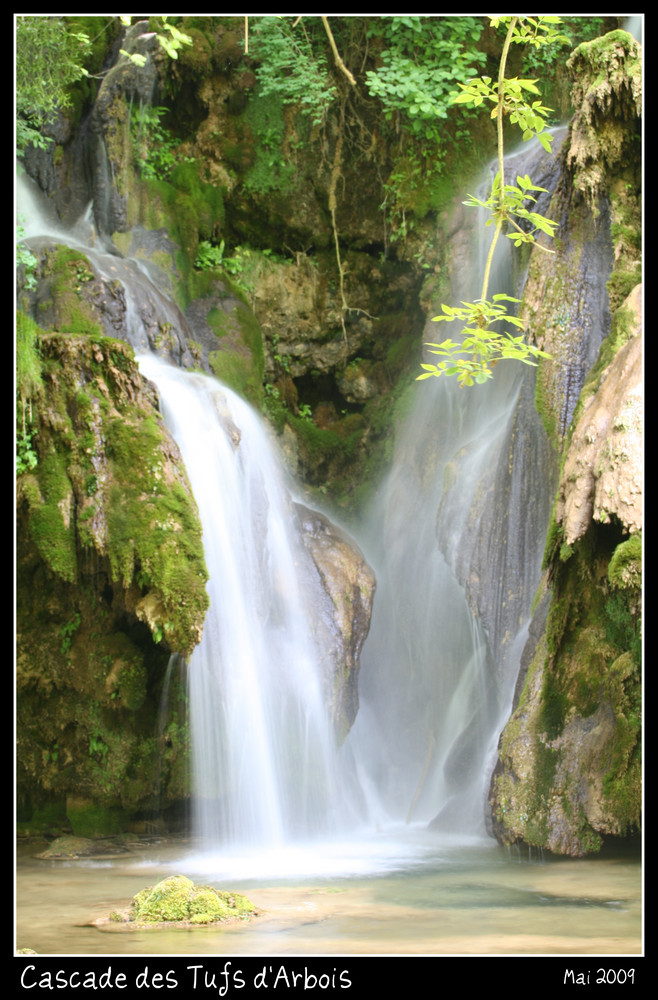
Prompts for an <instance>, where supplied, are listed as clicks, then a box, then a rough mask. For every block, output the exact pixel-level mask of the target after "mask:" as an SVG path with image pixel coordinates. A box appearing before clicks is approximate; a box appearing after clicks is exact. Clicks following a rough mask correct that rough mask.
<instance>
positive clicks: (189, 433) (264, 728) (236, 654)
mask: <svg viewBox="0 0 658 1000" xmlns="http://www.w3.org/2000/svg"><path fill="white" fill-rule="evenodd" d="M138 361H139V366H140V369H141V371H142V373H143V374H144V375H146V377H147V378H149V379H151V380H152V381H153V382H155V383H156V385H157V387H158V391H159V394H160V404H161V409H162V412H163V415H164V417H165V420H166V422H167V424H168V426H169V429H170V431H171V433H172V435H173V437H174V439H175V440H176V442H177V444H178V446H179V448H180V449H181V453H182V457H183V461H184V464H185V467H186V470H187V473H188V476H189V479H190V482H191V485H192V490H193V493H194V496H195V499H196V501H197V504H198V507H199V512H200V516H201V521H202V524H203V539H204V551H205V556H206V562H207V565H208V567H209V571H210V583H209V586H208V590H209V596H210V610H209V612H208V615H207V617H206V621H205V625H204V633H203V638H202V641H201V643H200V645H199V646H198V648H197V649H196V650H195V651H194V653H193V655H192V658H191V660H190V663H189V667H188V685H189V699H190V727H191V732H192V738H193V753H194V769H193V771H194V786H193V787H194V793H193V794H194V805H193V809H194V826H195V830H196V832H197V834H198V835H199V836H200V837H201V838H202V840H203V841H205V842H206V844H207V845H213V844H214V845H215V846H220V845H221V847H222V848H225V847H226V846H227V845H231V846H232V847H236V846H239V847H248V848H254V847H258V848H260V849H263V848H267V849H272V848H280V847H281V846H283V845H284V844H288V843H290V842H294V841H295V840H296V839H298V838H300V837H308V836H310V835H315V834H317V833H320V832H322V833H325V834H326V833H328V832H330V831H332V830H333V829H334V828H335V826H336V822H337V814H338V807H339V801H340V799H339V784H338V780H337V773H336V755H337V751H336V747H335V740H334V736H333V732H332V731H331V727H330V720H329V717H328V712H327V710H326V708H325V698H324V696H323V690H322V650H321V648H320V646H319V643H318V640H317V639H316V634H315V633H316V629H317V627H318V626H319V621H318V616H319V615H321V614H322V604H323V594H322V591H321V585H320V580H319V576H318V573H317V570H316V569H315V567H314V565H313V564H312V561H311V559H310V557H309V556H308V554H307V552H306V550H305V549H304V547H303V544H302V542H301V539H300V535H299V526H298V524H297V522H296V517H295V513H294V509H293V506H292V500H291V497H290V494H289V492H288V490H287V488H286V485H285V482H284V478H283V473H282V467H281V464H280V462H279V461H278V458H277V453H276V449H275V447H274V443H273V441H272V440H270V437H269V435H268V434H267V432H266V429H265V425H264V424H263V422H262V421H261V420H260V419H259V418H258V417H257V416H256V414H255V413H254V412H253V410H252V409H251V408H250V407H249V406H248V405H247V404H246V403H245V402H244V401H243V400H241V399H240V398H239V397H238V396H236V395H235V394H234V393H232V392H231V391H230V390H228V389H226V388H225V387H223V386H221V385H220V384H219V383H218V382H217V381H215V380H214V379H212V378H210V377H208V376H205V375H198V374H191V373H187V372H184V371H181V370H179V369H175V368H173V367H172V366H171V365H168V364H166V363H165V362H163V361H160V360H159V359H158V358H156V357H155V356H153V355H149V356H144V355H142V356H140V357H139V359H138Z"/></svg>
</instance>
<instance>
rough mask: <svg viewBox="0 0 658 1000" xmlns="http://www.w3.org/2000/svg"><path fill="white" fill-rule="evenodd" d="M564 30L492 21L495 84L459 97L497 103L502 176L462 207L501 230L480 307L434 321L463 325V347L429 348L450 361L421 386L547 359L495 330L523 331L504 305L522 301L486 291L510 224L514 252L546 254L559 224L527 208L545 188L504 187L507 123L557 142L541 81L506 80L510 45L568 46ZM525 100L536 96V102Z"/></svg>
mask: <svg viewBox="0 0 658 1000" xmlns="http://www.w3.org/2000/svg"><path fill="white" fill-rule="evenodd" d="M559 23H560V18H558V17H553V16H546V17H537V18H535V17H524V18H520V17H511V16H505V17H494V18H491V25H492V27H494V28H496V27H498V26H499V25H500V24H503V25H504V26H506V28H507V34H506V37H505V43H504V46H503V51H502V55H501V60H500V66H499V72H498V80H497V81H493V80H492V78H491V77H489V76H483V77H480V78H479V79H473V80H469V81H468V82H467V83H462V84H459V86H460V89H461V92H460V93H459V94H457V96H456V97H455V98H454V100H455V103H457V104H463V105H465V106H467V107H473V108H477V107H479V106H480V105H481V104H483V103H490V104H493V108H492V110H491V117H492V118H493V119H494V120H495V121H496V125H497V132H498V172H497V174H496V176H495V178H494V181H493V185H492V191H491V194H490V196H489V198H487V200H486V201H482V200H481V199H478V198H475V197H474V196H472V195H471V196H470V197H469V198H468V199H467V200H466V201H465V203H464V204H466V205H470V206H479V207H484V208H487V209H488V210H489V211H490V212H491V219H490V220H489V222H488V223H487V225H490V224H491V223H492V222H493V223H495V229H494V234H493V237H492V240H491V244H490V247H489V253H488V257H487V262H486V265H485V271H484V276H483V281H482V291H481V294H480V297H479V298H478V299H476V300H475V302H462V305H461V307H458V308H450V307H448V306H445V305H444V306H442V310H443V315H442V316H435V317H434V320H435V321H436V322H440V321H441V320H445V321H449V322H451V321H453V320H457V321H459V322H460V323H462V324H464V325H463V326H462V334H463V339H462V341H461V342H459V343H457V342H454V341H452V340H450V339H448V340H444V341H443V342H441V343H439V344H428V345H427V346H428V347H429V349H430V353H432V354H437V355H439V356H441V357H443V358H444V359H445V360H443V361H441V362H439V364H423V365H422V367H423V368H424V369H425V370H424V372H423V373H422V374H421V375H419V376H418V379H419V380H421V379H426V378H431V377H433V376H435V377H439V376H441V375H456V376H457V379H458V381H459V383H460V385H462V386H471V385H473V384H474V383H482V382H486V381H487V380H488V379H490V378H491V377H492V368H493V367H494V365H496V364H497V363H498V362H499V361H501V360H507V359H512V360H516V361H521V362H523V363H524V364H529V365H536V364H537V361H536V360H535V359H536V358H540V357H548V355H547V354H546V353H545V352H543V351H541V350H539V349H538V348H537V347H535V346H534V345H532V344H528V343H527V342H526V341H525V340H524V338H523V335H521V336H513V335H512V334H511V333H508V332H500V331H499V329H494V326H495V325H496V324H499V323H500V322H507V323H511V324H512V325H513V326H515V327H517V328H518V329H521V330H523V324H522V323H521V321H520V320H518V319H517V318H516V317H514V316H510V315H509V314H508V312H507V307H506V306H505V305H504V304H503V303H504V302H516V301H518V300H515V299H513V298H512V297H511V296H508V295H504V294H497V295H494V296H493V298H492V299H491V300H489V299H488V298H487V292H488V285H489V276H490V272H491V264H492V261H493V255H494V250H495V248H496V244H497V242H498V239H499V237H500V235H501V233H502V232H503V227H504V226H505V225H511V227H512V232H511V233H508V234H507V235H508V236H509V237H510V238H511V239H512V240H513V241H514V243H515V245H516V246H520V245H521V244H522V243H530V244H533V245H534V246H538V247H540V248H541V249H542V250H546V249H547V248H546V247H544V246H542V244H540V243H538V242H537V239H536V235H535V234H536V233H538V232H539V233H544V234H546V235H548V236H552V235H553V234H554V232H555V229H556V225H557V224H556V223H555V222H553V221H552V220H550V219H547V218H545V217H544V216H542V215H540V214H539V213H537V212H533V211H532V210H531V209H530V208H528V207H526V202H528V203H530V204H533V203H534V202H535V197H534V195H533V194H532V193H531V192H538V191H541V190H543V189H542V188H538V187H537V186H536V185H533V184H532V181H531V180H530V178H529V177H528V176H527V175H525V176H524V177H521V176H517V179H516V180H517V183H516V184H506V183H505V181H504V177H505V171H504V143H503V123H504V119H505V117H508V118H509V120H510V122H511V123H512V124H515V125H517V126H518V127H519V128H520V129H521V132H522V134H523V140H524V142H527V141H528V140H529V139H532V138H534V137H536V138H538V139H539V141H540V142H541V143H542V145H543V146H544V148H545V149H547V150H549V151H550V141H551V137H550V136H547V135H544V134H543V132H544V128H545V124H546V118H547V116H548V114H549V113H550V110H551V109H550V108H546V107H545V106H544V105H543V104H542V103H541V100H535V101H532V103H529V99H531V98H532V96H535V95H539V91H538V89H537V87H536V85H535V84H536V81H534V80H526V79H519V78H518V77H512V78H506V76H505V70H506V65H507V57H508V54H509V49H510V46H511V45H512V44H528V45H531V46H534V47H540V46H543V45H546V44H549V43H555V42H558V41H564V40H565V36H564V35H561V34H560V32H559V30H558V28H557V25H558V24H559ZM567 40H568V39H567ZM527 95H530V98H528V96H527ZM517 219H519V220H521V221H522V222H523V223H525V227H522V226H521V225H519V223H518V222H517V221H516V220H517ZM549 252H551V253H552V252H553V251H549Z"/></svg>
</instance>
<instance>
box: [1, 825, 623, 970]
mask: <svg viewBox="0 0 658 1000" xmlns="http://www.w3.org/2000/svg"><path fill="white" fill-rule="evenodd" d="M36 851H37V849H36V848H35V847H34V846H32V847H30V848H27V847H25V848H21V849H20V850H19V856H18V868H17V900H18V906H17V946H18V947H19V948H26V947H27V948H32V949H34V950H35V951H36V952H38V953H39V954H40V955H120V956H128V955H206V956H213V955H251V956H266V955H280V956H295V955H297V956H299V955H348V956H357V955H379V956H382V955H498V956H500V955H525V956H531V955H532V956H537V955H564V956H567V955H639V954H640V952H641V950H642V909H641V874H640V861H639V855H638V852H637V850H633V849H628V848H625V847H620V846H618V847H617V848H616V849H615V850H614V851H610V852H608V853H606V852H605V851H604V853H603V855H602V856H600V857H596V858H591V859H590V858H586V859H556V858H548V857H542V856H541V854H540V853H535V852H533V853H532V854H530V855H529V854H528V852H527V851H526V852H524V853H521V852H516V851H508V850H506V849H505V848H502V847H500V846H498V845H497V844H495V843H494V842H493V841H490V840H487V839H478V838H471V839H470V840H467V839H466V838H462V839H461V841H457V840H456V839H455V838H452V839H451V838H445V837H443V838H442V837H441V836H440V835H437V834H432V835H431V836H429V835H428V833H427V831H426V830H425V829H423V828H421V827H419V826H418V825H411V826H403V827H400V828H398V829H390V830H388V831H382V832H381V833H380V834H379V836H378V837H370V838H369V839H363V840H359V839H357V838H352V839H350V840H344V841H336V842H335V843H334V845H333V848H327V849H326V850H325V851H324V852H323V853H320V854H318V852H315V851H314V852H310V851H308V852H304V851H299V850H296V851H294V852H293V851H290V852H286V851H285V850H284V851H281V852H278V853H277V854H274V853H273V854H272V855H270V856H269V858H268V857H266V856H265V855H263V854H262V853H261V854H259V855H249V854H248V853H243V854H241V855H239V854H234V855H232V854H230V853H228V854H226V855H221V856H219V855H218V856H217V858H216V859H215V865H214V867H213V866H212V865H210V864H208V861H207V859H204V858H203V857H202V856H201V855H200V854H199V853H198V851H197V850H196V847H195V845H193V844H189V843H179V844H173V843H172V844H168V845H166V844H163V845H160V846H151V847H143V848H141V849H140V847H139V845H137V846H136V848H135V851H134V855H133V856H132V857H128V858H123V859H120V860H119V859H116V858H114V859H108V860H104V861H103V860H98V861H43V860H38V859H37V858H35V857H34V854H35V852H36ZM172 874H186V875H188V876H189V877H190V878H192V879H194V880H195V881H203V882H204V883H210V884H212V885H216V886H217V887H218V888H222V889H227V888H228V889H231V890H232V891H236V892H243V893H244V894H245V895H247V896H248V897H249V898H250V899H251V900H252V901H253V902H254V903H255V904H256V905H257V906H259V907H261V908H262V910H263V913H262V915H261V916H259V917H258V918H256V919H255V920H254V921H251V922H249V923H244V924H242V923H240V924H234V925H228V926H225V927H222V928H216V927H215V928H203V927H201V928H195V929H194V930H193V931H190V930H189V929H184V928H172V929H171V930H158V931H148V930H143V929H142V930H130V929H127V928H126V926H125V925H118V924H107V923H103V924H100V925H95V924H94V923H93V921H95V920H98V919H99V918H106V917H107V916H108V914H109V913H110V912H111V911H112V910H113V909H117V908H121V907H125V906H127V904H128V902H129V900H130V898H131V897H132V896H133V895H134V894H135V893H136V892H137V891H139V890H140V889H143V888H144V887H145V886H147V885H154V884H155V883H156V882H157V881H159V880H160V879H161V878H165V877H167V876H168V875H172ZM409 974H411V973H409Z"/></svg>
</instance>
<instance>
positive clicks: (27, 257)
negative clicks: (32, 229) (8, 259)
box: [16, 223, 37, 291]
mask: <svg viewBox="0 0 658 1000" xmlns="http://www.w3.org/2000/svg"><path fill="white" fill-rule="evenodd" d="M24 236H25V230H24V229H23V227H22V226H21V225H20V223H16V267H17V268H19V267H23V268H24V279H23V287H24V288H25V289H27V290H28V291H29V290H31V289H33V288H36V284H37V279H36V276H35V273H34V272H35V271H36V268H37V258H36V257H35V256H34V254H33V253H32V251H31V250H30V249H29V247H27V246H26V245H25V244H24V243H23V238H24Z"/></svg>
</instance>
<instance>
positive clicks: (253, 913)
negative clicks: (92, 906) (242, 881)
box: [109, 875, 259, 928]
mask: <svg viewBox="0 0 658 1000" xmlns="http://www.w3.org/2000/svg"><path fill="white" fill-rule="evenodd" d="M258 915H259V910H258V909H257V908H256V907H255V906H254V904H253V903H251V902H250V901H249V900H248V899H247V897H246V896H242V895H240V893H237V892H224V891H222V890H220V889H214V888H213V887H212V886H209V885H195V883H194V882H192V880H191V879H189V878H187V877H186V876H185V875H171V876H169V878H166V879H163V880H162V882H158V883H157V884H156V885H154V886H150V887H149V888H147V889H142V891H141V892H138V893H137V895H136V896H134V897H133V899H132V902H131V904H130V908H129V909H128V910H126V911H114V912H113V913H111V914H110V916H109V920H110V921H112V922H119V923H127V924H130V926H132V927H135V928H143V927H163V926H170V925H172V924H175V925H176V926H179V927H197V926H207V925H209V924H225V923H228V922H235V921H238V920H243V921H246V920H251V919H253V918H254V917H257V916H258Z"/></svg>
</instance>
